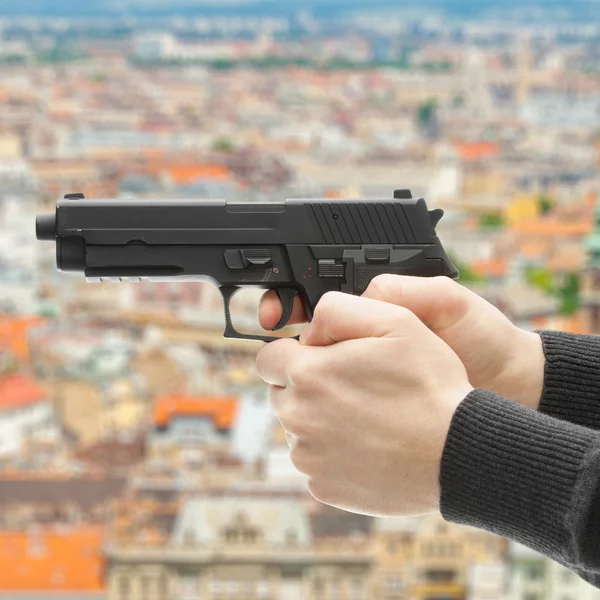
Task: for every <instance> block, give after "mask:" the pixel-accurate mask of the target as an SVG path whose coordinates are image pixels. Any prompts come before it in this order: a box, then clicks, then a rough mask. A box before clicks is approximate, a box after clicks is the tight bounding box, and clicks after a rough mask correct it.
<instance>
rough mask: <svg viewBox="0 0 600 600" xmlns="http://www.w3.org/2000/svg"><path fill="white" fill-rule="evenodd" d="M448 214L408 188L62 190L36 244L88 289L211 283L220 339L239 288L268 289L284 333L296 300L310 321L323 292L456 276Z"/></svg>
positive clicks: (228, 332) (229, 330)
mask: <svg viewBox="0 0 600 600" xmlns="http://www.w3.org/2000/svg"><path fill="white" fill-rule="evenodd" d="M443 215H444V211H443V210H441V209H437V210H428V207H427V203H426V201H425V200H424V199H422V198H419V199H415V198H413V196H412V194H411V192H410V190H402V189H399V190H396V191H395V192H394V194H393V198H389V199H374V200H361V199H344V200H331V199H306V200H304V199H292V200H287V201H285V202H283V203H238V204H232V203H229V202H226V201H225V200H91V199H89V200H86V199H85V198H84V196H83V194H67V195H66V196H65V197H64V199H62V200H59V201H58V202H57V205H56V211H55V213H54V214H49V215H48V214H45V215H38V216H37V218H36V235H37V239H38V240H48V241H54V242H55V243H56V264H57V267H58V269H59V270H60V271H76V272H82V273H83V274H85V276H86V278H87V279H88V281H94V282H98V281H106V280H108V281H112V282H119V281H132V282H139V281H141V280H149V281H188V282H190V281H192V282H193V281H205V280H208V281H211V282H213V283H214V284H215V285H216V286H217V287H218V288H219V290H220V292H221V295H222V296H223V301H224V306H225V334H224V335H225V337H226V338H235V339H243V340H257V341H262V342H271V341H274V340H276V339H280V338H278V337H276V336H266V335H249V334H245V333H240V332H239V331H237V330H236V329H235V327H234V325H233V322H232V319H231V310H230V303H231V299H232V297H233V295H234V294H235V293H236V292H237V291H239V290H240V289H241V288H244V287H253V288H262V289H268V290H274V291H275V292H276V294H277V296H278V297H279V299H280V301H281V305H282V308H283V311H282V316H281V320H280V321H279V323H277V325H276V326H275V328H274V329H273V331H278V330H279V329H282V328H283V327H285V326H286V325H287V324H288V322H289V320H290V318H291V315H292V308H293V304H294V299H295V297H296V296H300V298H301V299H302V302H303V304H304V308H305V311H306V314H307V317H308V319H309V320H310V319H311V318H312V316H313V314H314V310H315V307H316V306H317V304H318V302H319V300H320V299H321V298H322V297H323V295H324V294H326V293H327V292H330V291H338V292H346V293H349V294H354V295H361V294H362V293H363V292H364V291H365V290H366V289H367V287H368V286H369V283H370V282H371V280H372V279H373V278H375V277H377V276H378V275H381V274H384V273H391V274H396V275H412V276H420V277H435V276H447V277H450V278H453V279H455V278H457V277H458V271H457V269H456V267H455V266H454V265H453V264H452V262H451V261H450V259H449V258H448V256H447V255H446V252H445V251H444V248H443V246H442V244H441V242H440V240H439V238H438V236H437V234H436V226H437V224H438V222H439V221H440V219H441V218H442V216H443Z"/></svg>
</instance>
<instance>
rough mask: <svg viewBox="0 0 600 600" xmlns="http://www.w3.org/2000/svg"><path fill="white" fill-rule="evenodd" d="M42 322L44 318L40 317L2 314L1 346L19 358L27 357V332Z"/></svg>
mask: <svg viewBox="0 0 600 600" xmlns="http://www.w3.org/2000/svg"><path fill="white" fill-rule="evenodd" d="M40 323H43V319H41V318H39V317H8V316H4V317H3V316H0V348H1V349H3V350H7V351H9V352H11V353H12V354H14V355H15V356H16V357H17V358H20V359H27V358H28V356H29V345H28V343H27V332H28V330H29V329H30V328H31V327H34V326H35V325H39V324H40Z"/></svg>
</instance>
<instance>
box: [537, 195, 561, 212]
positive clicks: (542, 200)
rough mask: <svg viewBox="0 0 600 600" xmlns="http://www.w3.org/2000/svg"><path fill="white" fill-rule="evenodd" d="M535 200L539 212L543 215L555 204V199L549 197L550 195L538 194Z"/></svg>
mask: <svg viewBox="0 0 600 600" xmlns="http://www.w3.org/2000/svg"><path fill="white" fill-rule="evenodd" d="M537 201H538V207H539V209H540V212H541V213H542V214H543V215H546V214H548V213H549V212H550V211H551V210H552V209H553V208H554V207H555V206H556V201H555V200H554V199H553V198H550V196H546V195H544V194H542V195H541V196H538V199H537Z"/></svg>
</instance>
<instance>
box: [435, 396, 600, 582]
mask: <svg viewBox="0 0 600 600" xmlns="http://www.w3.org/2000/svg"><path fill="white" fill-rule="evenodd" d="M440 483H441V501H440V508H441V513H442V516H443V517H444V518H445V519H446V520H447V521H451V522H454V523H461V524H465V525H470V526H472V527H477V528H480V529H485V530H487V531H490V532H493V533H496V534H498V535H502V536H505V537H507V538H509V539H512V540H516V541H518V542H520V543H522V544H525V545H526V546H529V547H530V548H533V549H534V550H537V551H539V552H541V553H543V554H545V555H546V556H548V557H550V558H552V559H554V560H556V561H558V562H560V563H562V564H563V565H566V566H567V567H570V568H571V569H573V570H574V571H576V572H577V573H579V574H580V575H581V576H582V577H583V578H584V579H586V580H587V581H589V582H590V583H592V584H594V585H596V586H597V587H600V433H598V432H596V431H593V430H591V429H588V428H585V427H581V426H579V425H575V424H573V423H570V422H568V421H564V420H559V419H556V418H554V417H550V416H548V415H545V414H541V413H540V412H537V411H533V410H529V409H526V408H523V407H522V406H520V405H518V404H515V403H514V402H511V401H510V400H507V399H505V398H503V397H501V396H498V395H496V394H494V393H492V392H489V391H487V390H475V391H474V392H472V393H471V394H469V396H467V398H466V399H465V400H464V401H463V402H462V403H461V404H460V406H459V407H458V409H457V410H456V413H455V414H454V417H453V419H452V423H451V426H450V430H449V433H448V436H447V440H446V445H445V447H444V452H443V456H442V462H441V469H440Z"/></svg>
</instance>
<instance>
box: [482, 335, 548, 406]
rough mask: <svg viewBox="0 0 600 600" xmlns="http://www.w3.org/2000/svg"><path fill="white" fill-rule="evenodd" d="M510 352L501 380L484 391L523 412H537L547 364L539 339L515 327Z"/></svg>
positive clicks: (538, 336) (497, 380)
mask: <svg viewBox="0 0 600 600" xmlns="http://www.w3.org/2000/svg"><path fill="white" fill-rule="evenodd" d="M509 348H510V350H509V354H508V359H507V360H506V366H505V368H504V370H503V372H502V374H501V376H500V377H498V378H497V379H496V380H495V381H494V382H492V383H491V385H489V386H486V387H488V389H490V390H491V391H493V392H495V393H496V394H500V395H501V396H504V397H505V398H508V399H509V400H512V401H513V402H517V403H518V404H520V405H521V406H524V407H525V408H529V409H532V410H537V409H538V408H539V405H540V401H541V398H542V392H543V389H544V369H545V364H546V357H545V355H544V348H543V345H542V339H541V337H540V335H539V334H537V333H534V332H530V331H525V330H523V329H518V328H516V327H515V329H514V336H513V339H512V340H510V344H509Z"/></svg>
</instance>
